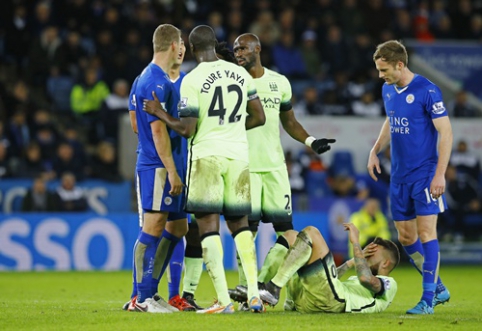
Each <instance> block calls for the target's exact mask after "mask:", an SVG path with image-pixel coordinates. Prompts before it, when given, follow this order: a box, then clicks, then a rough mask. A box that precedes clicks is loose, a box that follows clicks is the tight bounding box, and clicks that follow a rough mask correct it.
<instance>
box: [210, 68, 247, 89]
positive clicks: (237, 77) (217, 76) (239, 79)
mask: <svg viewBox="0 0 482 331" xmlns="http://www.w3.org/2000/svg"><path fill="white" fill-rule="evenodd" d="M224 74H225V76H224V77H223V75H222V74H221V71H219V70H217V71H216V72H212V73H211V74H209V76H208V77H206V79H205V81H204V83H203V86H202V88H201V93H209V89H210V88H211V84H212V83H214V81H215V80H217V79H220V78H231V79H234V80H235V81H236V82H238V83H239V84H241V86H244V78H243V77H242V76H240V75H238V74H237V73H235V72H232V71H230V70H224Z"/></svg>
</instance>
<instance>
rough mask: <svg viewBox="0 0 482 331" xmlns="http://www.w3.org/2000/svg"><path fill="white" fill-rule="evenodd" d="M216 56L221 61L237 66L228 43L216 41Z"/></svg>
mask: <svg viewBox="0 0 482 331" xmlns="http://www.w3.org/2000/svg"><path fill="white" fill-rule="evenodd" d="M216 56H217V57H218V58H220V59H221V60H224V61H228V62H231V63H234V64H237V63H238V62H237V61H236V58H235V57H234V53H233V51H231V50H230V49H229V48H228V43H227V42H225V41H221V42H218V41H216Z"/></svg>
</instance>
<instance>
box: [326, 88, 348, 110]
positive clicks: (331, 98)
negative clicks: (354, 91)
mask: <svg viewBox="0 0 482 331" xmlns="http://www.w3.org/2000/svg"><path fill="white" fill-rule="evenodd" d="M321 113H322V114H323V115H337V116H342V115H349V113H350V109H349V108H348V105H347V103H346V102H344V100H343V101H342V100H340V98H339V97H338V93H337V91H336V90H334V89H329V90H326V91H325V92H323V98H322V104H321Z"/></svg>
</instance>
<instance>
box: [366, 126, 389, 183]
mask: <svg viewBox="0 0 482 331" xmlns="http://www.w3.org/2000/svg"><path fill="white" fill-rule="evenodd" d="M389 143H390V123H388V117H387V119H386V120H385V122H383V126H382V129H381V130H380V134H379V135H378V139H377V141H376V142H375V145H373V147H372V149H371V151H370V155H369V157H368V165H367V168H368V173H369V174H370V177H372V178H373V180H374V181H378V178H377V176H376V175H375V171H374V168H375V169H376V170H377V173H378V174H381V173H382V170H381V169H380V160H379V159H378V156H377V154H378V153H380V152H381V151H382V150H384V149H385V147H387V145H388V144H389Z"/></svg>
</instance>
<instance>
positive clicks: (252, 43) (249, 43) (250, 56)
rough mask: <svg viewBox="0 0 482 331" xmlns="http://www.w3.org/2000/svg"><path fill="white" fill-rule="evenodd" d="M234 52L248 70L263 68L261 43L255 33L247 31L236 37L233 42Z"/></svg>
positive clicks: (241, 64)
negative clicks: (260, 55)
mask: <svg viewBox="0 0 482 331" xmlns="http://www.w3.org/2000/svg"><path fill="white" fill-rule="evenodd" d="M233 52H234V56H235V57H236V60H237V61H238V64H239V65H240V66H243V67H244V68H245V69H246V70H248V71H250V70H251V69H253V68H256V67H258V68H261V69H262V67H261V60H260V57H259V53H260V52H261V43H260V42H259V38H258V36H256V35H255V34H252V33H245V34H242V35H240V36H239V37H238V38H236V40H235V41H234V44H233ZM253 77H254V76H253Z"/></svg>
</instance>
